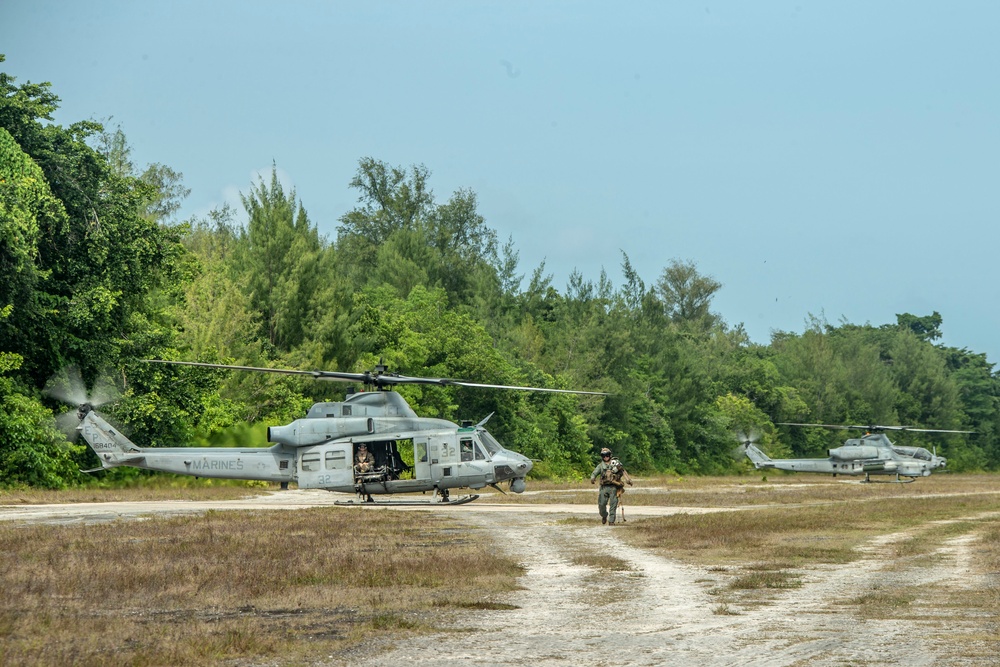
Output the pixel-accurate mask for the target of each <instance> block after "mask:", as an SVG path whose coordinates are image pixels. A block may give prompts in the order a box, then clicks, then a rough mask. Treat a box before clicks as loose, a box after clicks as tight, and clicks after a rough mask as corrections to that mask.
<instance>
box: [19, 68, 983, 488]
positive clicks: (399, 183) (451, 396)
mask: <svg viewBox="0 0 1000 667" xmlns="http://www.w3.org/2000/svg"><path fill="white" fill-rule="evenodd" d="M0 62H2V56H0ZM58 102H59V100H58V98H57V97H56V96H55V95H54V94H53V93H52V92H51V90H50V87H49V85H48V84H23V85H17V84H16V80H15V79H14V78H13V77H11V76H9V75H7V74H2V73H0V480H2V481H0V483H2V484H29V485H38V486H47V487H60V486H64V485H68V484H78V483H84V482H85V480H84V478H83V476H82V475H81V474H80V473H78V472H77V471H78V469H79V468H86V467H91V466H92V465H93V464H94V461H93V459H92V458H90V457H91V456H92V455H91V454H90V453H89V451H88V450H86V448H84V447H80V446H78V445H75V444H72V443H70V442H68V441H67V440H66V437H65V436H64V435H63V434H62V433H61V432H60V431H59V430H58V429H56V428H55V427H54V421H53V412H58V411H59V410H61V409H64V407H63V406H60V405H58V404H57V403H56V402H55V401H54V400H53V399H52V398H51V397H49V396H48V395H46V393H45V392H44V391H43V389H44V388H45V387H46V385H47V383H49V386H51V382H52V380H51V378H52V377H53V376H57V375H58V374H59V373H60V372H61V371H63V370H64V369H66V368H69V367H75V368H78V369H79V370H80V372H81V374H82V376H83V378H84V380H85V381H86V382H87V384H88V385H93V384H94V383H95V382H96V381H97V380H98V379H99V378H107V377H110V378H112V379H113V380H114V382H115V384H116V385H117V386H118V389H119V390H120V391H121V398H120V399H119V400H118V401H116V402H115V403H114V404H112V405H109V406H108V408H107V409H108V411H109V412H110V413H111V414H112V416H113V417H115V418H117V419H118V420H119V421H121V422H123V423H124V424H125V425H126V426H127V427H129V428H130V429H131V430H132V432H133V434H134V439H135V440H136V441H137V442H140V443H142V444H151V445H154V446H155V445H179V444H188V443H195V444H198V443H201V444H206V443H212V444H220V443H225V442H232V443H236V442H243V443H244V444H246V443H245V440H246V438H249V437H255V438H256V439H257V440H256V442H254V443H253V444H263V438H261V437H260V430H259V429H254V427H253V425H254V424H264V423H277V422H283V421H288V420H291V419H294V418H296V417H298V416H300V415H301V414H302V413H303V412H304V410H305V409H306V408H307V407H308V405H310V404H311V403H312V402H313V401H314V400H319V399H331V400H335V399H337V398H339V397H341V396H342V395H343V391H344V388H343V387H342V386H340V385H333V384H329V383H322V382H314V381H313V382H306V381H302V380H296V379H290V378H286V377H282V376H273V377H272V376H270V375H258V374H237V373H226V372H221V371H218V372H217V371H206V370H203V369H192V368H180V367H171V366H163V365H151V364H146V363H143V362H142V361H141V360H143V359H147V358H165V359H179V360H199V361H213V362H223V363H231V364H239V365H252V366H274V367H293V368H305V369H337V370H355V371H357V370H366V369H370V368H372V367H373V366H374V365H375V364H376V363H377V362H378V361H379V359H382V358H384V360H385V363H386V364H387V365H388V366H389V367H390V368H392V369H393V370H396V371H398V372H401V373H405V374H412V375H429V376H443V377H458V378H465V379H470V380H474V381H478V382H484V383H495V384H512V385H535V386H545V387H562V388H586V389H593V390H601V391H606V392H608V393H609V394H610V395H609V396H608V397H606V398H603V399H602V398H593V397H582V396H569V395H549V394H527V393H523V392H516V391H490V392H487V391H480V390H472V389H455V388H440V387H433V388H429V387H419V386H404V387H402V388H400V389H399V391H400V393H402V394H403V395H404V396H405V397H406V399H407V400H408V401H409V402H410V404H411V405H413V407H414V409H415V410H417V412H418V413H419V414H422V415H425V416H433V417H443V418H447V419H452V420H457V419H474V420H476V421H478V420H480V419H482V418H483V417H485V416H486V415H488V414H490V413H494V416H493V417H492V419H491V421H490V428H491V430H492V431H493V432H494V433H495V434H496V435H497V436H498V437H499V438H500V439H501V440H502V441H503V442H505V443H506V444H507V445H508V446H510V447H511V448H513V449H516V450H518V451H521V452H523V453H525V454H527V455H529V456H531V457H533V458H537V459H540V460H541V463H539V464H538V465H537V466H536V471H537V473H538V474H541V475H546V474H549V475H570V476H572V475H579V474H581V473H584V472H586V471H589V469H590V466H591V465H592V460H593V452H594V451H595V450H597V449H599V448H601V447H605V446H607V447H611V448H613V449H614V450H615V451H616V452H617V453H619V454H620V455H621V456H622V457H623V459H624V460H625V461H626V462H627V463H628V464H629V465H630V467H631V468H632V469H634V470H636V471H640V472H642V471H646V472H649V471H674V472H678V473H684V474H691V473H727V472H736V471H741V470H745V469H746V467H745V466H746V464H745V462H742V461H740V460H738V459H734V458H733V456H732V449H733V445H734V444H735V443H734V439H733V432H734V431H736V430H738V429H744V430H745V429H750V428H754V429H756V430H758V431H759V432H760V433H762V434H763V443H764V447H765V448H766V449H767V450H769V451H770V452H771V453H772V455H778V456H780V455H793V454H794V455H797V456H815V455H821V453H822V452H823V450H824V449H826V448H827V447H829V446H832V445H834V444H835V443H836V442H837V441H838V440H840V439H841V438H842V437H843V434H842V433H840V434H838V433H836V432H834V433H830V432H826V431H821V430H805V429H788V428H787V427H778V426H776V425H775V424H776V423H778V422H817V423H828V424H843V423H858V424H867V423H883V424H914V425H922V426H928V427H935V428H947V429H968V430H974V431H976V435H974V436H971V437H965V436H931V435H922V436H918V435H917V434H904V435H902V436H900V440H904V441H906V442H907V443H908V444H923V445H927V446H936V447H937V448H938V450H939V451H941V452H943V453H944V454H946V455H947V456H949V458H950V463H949V467H952V468H955V469H960V470H963V469H964V470H982V469H996V468H997V467H998V466H1000V439H998V426H1000V424H998V420H1000V410H998V397H1000V376H998V375H997V373H995V372H994V370H993V365H992V364H991V363H989V361H988V360H987V358H986V356H985V355H984V354H977V353H975V352H972V351H970V350H968V349H957V348H951V347H946V346H943V345H941V344H939V343H937V342H936V341H937V339H939V338H940V335H941V327H942V326H943V322H942V319H941V317H940V315H938V314H937V313H932V314H931V315H926V316H915V315H912V314H908V313H901V314H898V315H896V316H895V321H892V322H890V323H887V324H884V325H881V326H873V325H869V324H865V325H856V324H851V323H847V322H844V323H841V324H839V325H831V324H829V323H828V322H826V321H824V320H822V319H813V320H812V321H811V323H810V326H809V327H808V328H807V329H806V330H805V331H804V332H803V333H791V332H778V333H775V334H774V336H773V338H772V340H771V342H770V344H768V345H758V344H754V343H752V342H750V341H749V339H748V337H747V336H746V334H745V332H744V330H743V328H742V326H741V325H736V326H732V325H730V324H727V323H726V321H725V319H724V318H723V317H722V315H721V314H719V313H716V312H713V311H712V299H713V296H714V295H715V294H716V292H717V291H718V290H719V289H720V288H721V287H722V286H721V285H720V283H718V282H717V281H716V280H714V279H713V278H711V277H710V276H706V275H703V274H701V273H699V271H698V269H697V266H696V265H695V264H694V263H692V262H688V261H682V260H674V261H671V262H670V263H669V264H668V265H667V266H665V267H664V268H663V270H662V273H661V274H660V275H659V276H658V277H656V279H655V280H654V281H653V282H651V283H648V284H647V283H646V282H645V281H644V280H643V278H642V277H640V276H639V274H638V272H637V271H636V270H635V269H634V267H633V266H632V265H631V263H630V261H629V258H628V257H627V256H624V255H623V256H622V257H621V271H622V276H623V280H622V282H621V284H620V285H616V284H615V283H614V282H613V281H612V280H611V279H610V278H609V277H608V275H606V274H605V273H604V272H603V271H602V272H601V273H600V275H599V276H598V277H597V279H596V281H595V280H593V279H588V278H586V277H585V276H584V275H583V274H582V273H579V272H577V273H574V274H573V275H572V276H571V277H570V279H569V283H568V285H567V286H566V287H565V289H564V290H562V291H560V290H559V289H557V288H556V287H554V286H553V285H552V278H551V276H549V275H548V274H547V273H546V271H545V267H544V264H543V265H542V266H539V267H537V268H535V269H534V270H532V271H531V272H530V275H526V274H522V273H520V269H519V261H518V253H517V250H516V248H515V247H514V244H513V242H512V241H510V240H508V241H507V242H502V241H501V239H499V238H498V236H497V233H496V231H495V230H494V229H492V228H490V227H489V226H488V224H487V222H486V220H485V219H484V218H483V216H482V215H481V214H480V213H479V212H478V208H477V200H476V195H475V193H474V192H472V191H469V190H460V191H457V192H455V193H453V194H452V195H451V196H450V197H449V198H448V199H447V200H445V201H443V202H442V201H440V200H439V199H438V198H437V197H435V195H434V193H433V191H432V189H431V184H430V177H431V174H430V171H429V170H428V169H427V168H426V167H424V166H412V167H408V168H403V167H395V166H392V165H388V164H385V163H383V162H380V161H378V160H376V159H372V158H364V159H362V160H360V161H359V163H358V168H357V172H356V174H355V176H354V178H353V179H352V181H351V183H350V185H351V187H352V188H353V189H354V190H355V191H356V192H357V195H358V200H357V204H356V206H355V207H354V208H353V209H352V210H350V211H347V212H346V213H345V214H344V215H343V216H342V217H341V218H340V220H339V223H340V224H339V226H338V228H337V236H336V239H335V240H333V241H331V240H329V239H327V238H325V237H323V236H321V235H320V234H319V232H318V230H317V226H316V224H315V223H314V222H313V221H312V220H311V219H310V217H309V214H308V212H307V208H306V206H305V203H304V202H302V201H300V199H299V198H298V196H297V194H296V193H295V191H294V190H293V191H290V192H289V191H286V190H285V188H284V187H283V186H282V184H281V183H280V182H279V181H278V178H277V175H276V170H274V171H273V172H272V175H271V178H270V179H261V180H259V181H258V182H256V183H252V184H250V185H249V187H248V190H247V192H246V193H245V194H244V195H243V196H242V202H241V203H242V207H243V209H244V211H245V214H246V215H245V219H246V223H245V224H243V223H238V222H237V219H238V218H239V217H240V216H238V215H237V213H236V212H235V211H233V210H232V209H230V208H225V207H224V208H221V209H219V210H216V211H213V212H212V213H211V214H210V215H208V216H207V217H206V218H204V219H192V220H187V221H177V220H176V219H175V215H176V212H177V211H178V209H179V206H180V202H181V200H182V199H183V197H184V196H186V194H187V190H186V189H185V188H184V187H183V184H182V177H181V175H180V174H178V173H176V172H174V171H173V170H172V169H170V168H169V167H167V166H165V165H159V164H154V165H150V166H148V167H146V168H144V169H139V168H137V167H136V166H135V165H134V164H133V163H132V161H131V155H130V151H129V148H128V144H127V141H126V138H125V135H124V133H122V132H121V130H120V129H114V130H112V129H109V128H105V127H104V126H103V125H102V124H100V123H96V122H93V121H83V122H79V123H75V124H73V125H70V126H69V127H62V126H59V125H57V124H55V123H53V122H52V113H53V111H54V110H55V109H56V108H57V105H58ZM136 474H138V473H136V472H135V471H132V472H129V471H115V473H114V476H113V478H114V479H120V478H122V477H128V476H129V475H136Z"/></svg>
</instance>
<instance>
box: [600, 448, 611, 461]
mask: <svg viewBox="0 0 1000 667" xmlns="http://www.w3.org/2000/svg"><path fill="white" fill-rule="evenodd" d="M605 456H611V450H610V449H608V448H607V447H604V448H602V449H601V458H602V459H603V458H604V457H605Z"/></svg>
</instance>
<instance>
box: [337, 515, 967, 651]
mask: <svg viewBox="0 0 1000 667" xmlns="http://www.w3.org/2000/svg"><path fill="white" fill-rule="evenodd" d="M463 520H467V521H468V522H469V523H470V524H472V525H475V526H478V527H480V528H482V529H484V530H486V531H488V532H489V533H490V537H491V538H492V539H493V540H494V542H495V543H496V544H498V545H499V546H500V548H502V549H503V550H504V551H506V552H507V553H508V554H509V555H511V556H512V557H514V558H516V559H517V560H519V561H520V562H521V563H522V564H523V565H524V567H525V568H526V573H525V576H524V577H523V579H522V581H521V583H522V585H523V586H524V590H521V591H518V592H516V593H515V594H513V595H511V596H510V597H509V598H508V599H505V600H504V601H505V602H509V603H510V604H513V605H516V606H518V607H519V608H518V609H517V610H513V611H488V612H477V613H475V614H471V613H470V614H468V615H464V616H463V615H459V617H458V618H456V620H455V624H454V627H453V628H451V630H455V631H449V632H446V633H439V634H434V635H430V636H424V637H417V638H410V639H407V640H405V642H403V643H402V644H401V645H400V646H399V647H398V648H396V649H392V650H389V651H388V652H385V653H382V654H380V655H377V656H372V657H369V658H368V659H367V660H362V661H360V662H358V661H357V660H354V661H352V664H353V665H359V664H360V665H398V664H403V663H407V664H413V665H420V666H428V667H438V666H440V667H447V666H452V665H464V664H471V663H473V662H476V663H480V664H509V663H513V664H531V665H542V666H562V665H578V664H583V663H586V664H588V665H597V666H604V665H606V666H608V667H611V666H612V665H614V666H618V665H623V664H627V665H637V666H654V665H656V666H658V665H664V664H680V665H687V664H691V665H704V666H706V667H722V666H729V665H734V666H735V665H739V666H741V667H747V666H749V667H777V666H785V665H810V666H812V665H816V666H819V667H826V666H830V667H832V666H834V665H837V666H841V665H846V664H865V665H877V664H891V665H900V666H903V667H924V666H926V665H940V664H947V662H946V661H945V656H944V655H943V654H942V651H941V650H942V649H945V648H946V647H944V646H941V645H939V644H937V643H935V642H936V641H940V640H935V639H934V637H933V635H932V633H929V632H927V631H924V630H921V629H920V628H919V627H918V626H917V624H915V622H914V621H913V620H897V619H887V620H882V619H866V620H862V619H859V618H857V617H856V616H854V615H853V614H852V613H851V610H850V608H849V607H846V606H844V605H843V604H842V603H843V602H844V601H846V600H851V599H853V598H856V597H858V596H859V595H860V594H862V593H864V592H866V591H870V590H871V589H872V587H873V584H875V583H877V584H878V585H880V586H888V587H892V586H893V585H897V584H900V583H903V584H905V585H913V584H920V583H927V584H930V583H935V582H941V581H948V580H951V579H955V578H961V576H962V572H961V570H962V569H964V567H967V565H968V557H967V555H966V551H967V549H968V544H969V540H968V539H966V538H961V537H960V538H953V539H951V540H949V541H948V542H947V543H946V546H944V547H942V548H941V549H939V553H940V554H941V555H942V556H943V557H944V562H942V563H940V564H939V565H937V566H935V567H934V568H923V570H922V571H921V570H920V569H919V568H918V569H906V570H903V571H896V570H893V571H886V570H885V569H884V568H885V567H886V565H887V564H891V563H894V562H895V561H894V560H893V559H891V558H886V557H885V550H886V549H888V548H890V547H891V546H892V545H893V544H894V543H895V542H897V541H899V540H902V539H905V538H906V537H907V536H908V533H896V534H892V535H883V536H880V537H879V538H876V539H875V540H873V541H872V542H870V543H869V544H868V545H866V548H865V550H866V554H867V555H866V556H865V557H863V558H862V559H861V560H859V561H855V562H853V563H849V564H845V565H835V566H821V567H815V568H811V569H809V570H807V571H805V572H803V573H801V580H802V585H801V587H798V588H792V589H783V590H780V591H778V592H777V593H776V594H774V595H773V596H771V597H770V598H769V599H768V601H767V602H766V603H764V604H755V605H753V606H749V607H748V608H746V609H740V608H739V607H740V605H739V604H736V605H730V606H735V608H736V611H737V613H735V614H733V613H716V610H718V609H719V608H720V601H719V599H718V597H717V596H716V595H713V594H712V590H713V589H714V588H716V587H717V586H719V585H720V584H723V583H725V580H726V579H725V577H726V575H725V574H724V573H719V572H710V571H707V570H704V569H702V568H698V567H694V566H690V565H686V564H683V563H679V562H676V561H673V560H670V559H667V558H662V557H659V556H657V555H655V554H653V553H650V552H647V551H645V550H642V549H638V548H635V547H632V546H629V545H627V544H625V543H624V542H622V541H621V540H620V539H619V537H618V535H617V533H618V531H622V530H628V528H627V527H616V528H607V527H603V526H600V525H595V526H593V527H590V526H574V525H571V524H565V523H559V517H558V516H552V515H537V514H531V513H530V512H526V513H524V514H516V515H514V514H502V515H499V514H493V513H472V512H470V513H467V514H465V515H463ZM579 550H589V551H592V552H600V553H606V554H608V555H612V556H614V557H616V558H619V559H622V560H625V561H627V563H628V564H629V566H630V568H631V569H629V570H624V571H617V570H616V571H602V572H598V571H595V570H594V569H593V568H591V567H587V566H582V565H577V564H574V562H573V554H574V552H577V551H579Z"/></svg>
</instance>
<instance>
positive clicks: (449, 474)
mask: <svg viewBox="0 0 1000 667" xmlns="http://www.w3.org/2000/svg"><path fill="white" fill-rule="evenodd" d="M427 445H428V447H427V449H428V458H430V479H431V481H433V482H434V484H440V485H441V486H442V487H443V488H452V487H455V486H458V483H457V477H458V443H457V442H456V441H455V434H454V433H446V434H440V435H432V436H429V437H428V438H427Z"/></svg>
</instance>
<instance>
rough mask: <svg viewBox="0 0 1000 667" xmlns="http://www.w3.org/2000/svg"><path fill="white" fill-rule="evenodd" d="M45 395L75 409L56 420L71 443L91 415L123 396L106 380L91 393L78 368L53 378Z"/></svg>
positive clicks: (101, 380) (101, 379)
mask: <svg viewBox="0 0 1000 667" xmlns="http://www.w3.org/2000/svg"><path fill="white" fill-rule="evenodd" d="M42 394H43V395H44V396H47V397H48V398H51V399H53V400H55V401H58V402H61V403H64V404H67V405H69V406H72V407H71V408H69V409H67V410H65V411H63V412H61V413H59V414H58V415H56V418H55V422H56V427H57V428H58V429H59V430H60V431H62V432H63V433H64V434H65V435H66V437H67V438H69V439H70V440H76V437H77V435H78V431H77V427H78V426H79V425H80V423H81V422H82V421H83V420H84V418H85V417H86V416H87V413H89V412H91V411H92V410H94V409H95V408H99V407H101V406H102V405H106V404H108V403H113V402H115V401H117V400H118V399H119V398H121V392H120V391H119V390H118V388H117V387H115V385H114V384H113V383H112V382H111V381H109V380H107V379H106V378H99V379H98V380H97V381H96V382H95V383H94V385H93V386H92V387H91V388H90V390H89V391H88V390H87V385H86V383H85V382H84V380H83V374H82V373H81V372H80V367H79V366H76V365H72V366H67V367H66V368H64V369H63V370H62V371H60V372H59V373H57V374H56V375H54V376H52V377H51V378H49V381H48V382H46V383H45V387H44V388H43V389H42Z"/></svg>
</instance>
